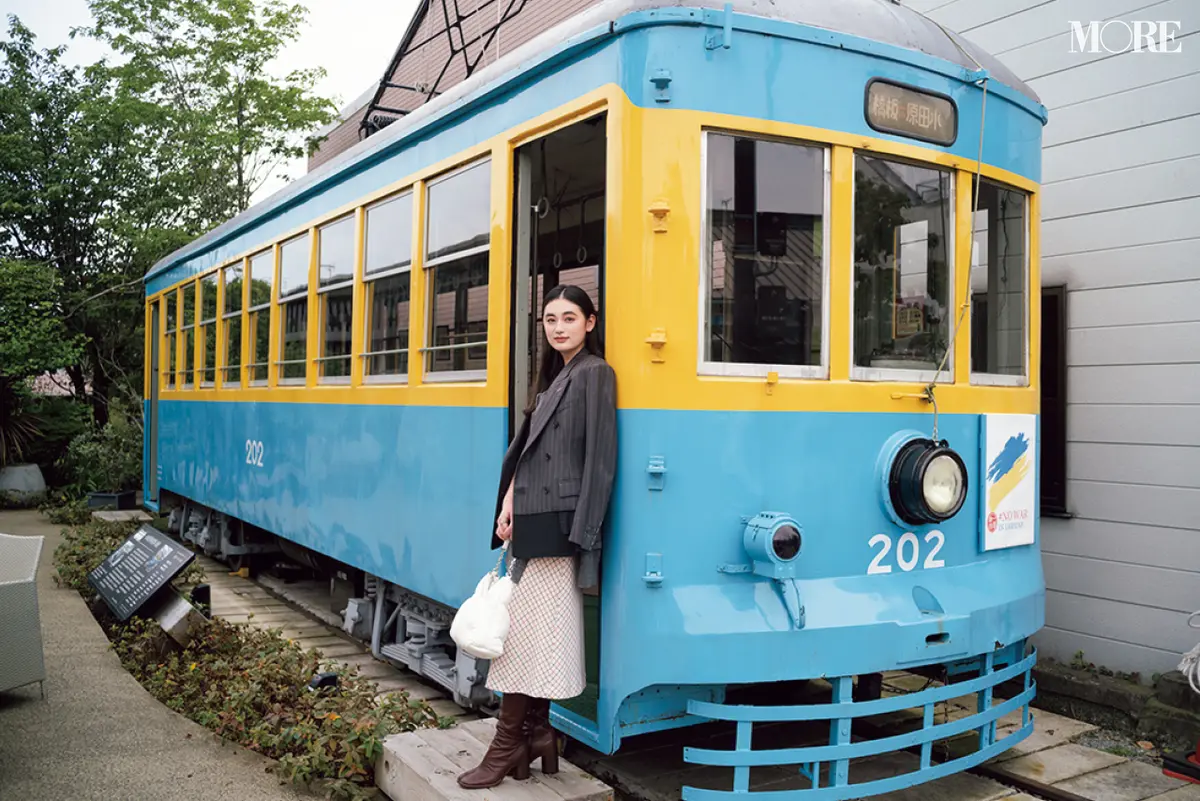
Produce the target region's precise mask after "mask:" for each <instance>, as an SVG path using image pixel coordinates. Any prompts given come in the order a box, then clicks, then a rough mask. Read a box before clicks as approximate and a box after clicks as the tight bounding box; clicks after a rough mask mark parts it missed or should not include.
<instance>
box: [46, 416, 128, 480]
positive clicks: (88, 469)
mask: <svg viewBox="0 0 1200 801" xmlns="http://www.w3.org/2000/svg"><path fill="white" fill-rule="evenodd" d="M64 466H65V469H66V472H67V475H68V476H69V478H70V482H71V483H70V484H69V485H68V487H67V489H68V491H69V492H71V493H73V494H75V495H77V496H78V495H83V494H85V493H88V492H108V491H112V492H121V491H123V490H136V489H138V488H139V487H141V486H142V432H141V430H140V429H138V427H137V426H136V425H134V424H133V423H132V422H130V421H129V420H128V419H126V418H123V417H118V416H114V417H113V418H112V419H111V420H110V421H109V423H108V425H106V426H104V427H103V428H99V429H92V430H89V431H85V432H84V433H82V434H80V435H79V436H77V437H75V439H73V440H71V444H70V445H69V446H68V447H67V454H66V457H65V459H64Z"/></svg>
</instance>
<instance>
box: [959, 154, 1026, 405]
mask: <svg viewBox="0 0 1200 801" xmlns="http://www.w3.org/2000/svg"><path fill="white" fill-rule="evenodd" d="M971 178H972V179H973V180H977V181H980V182H984V181H986V182H987V183H990V184H992V186H994V187H996V188H998V189H1001V190H1005V191H1009V192H1015V193H1017V194H1019V195H1020V196H1021V197H1022V198H1024V200H1025V210H1024V217H1023V220H1024V224H1023V225H1022V226H1021V228H1022V234H1023V235H1024V238H1025V243H1024V253H1023V255H1024V264H1023V265H1022V273H1023V276H1024V279H1025V286H1024V294H1023V297H1024V303H1023V304H1022V305H1023V306H1024V309H1023V310H1022V311H1023V314H1024V315H1025V322H1024V329H1023V336H1022V350H1023V351H1024V360H1025V366H1024V370H1023V373H1022V374H1021V375H1019V376H1015V375H1005V374H1003V373H985V372H975V370H974V369H968V373H969V376H968V382H969V383H970V385H971V386H976V387H1028V386H1030V381H1031V377H1030V375H1029V373H1030V369H1031V366H1032V363H1033V362H1032V354H1031V352H1030V351H1031V350H1032V347H1031V343H1032V341H1033V336H1032V332H1031V330H1030V326H1031V324H1032V322H1033V319H1032V315H1031V313H1030V309H1031V308H1032V306H1033V295H1032V292H1033V258H1032V253H1031V252H1030V246H1031V244H1032V230H1033V216H1032V214H1031V211H1030V210H1031V209H1032V207H1033V193H1032V192H1029V191H1028V190H1025V189H1020V188H1018V187H1016V186H1013V185H1012V184H1006V183H1003V182H1002V181H997V180H995V179H993V178H987V177H985V176H983V175H976V174H975V173H971ZM971 197H972V200H974V192H972V196H971ZM975 211H976V209H975V206H974V203H972V205H971V211H970V212H969V213H968V219H969V220H970V221H971V223H970V226H971V253H972V256H973V255H974V252H975ZM988 235H989V236H990V235H991V233H990V232H989V234H988ZM973 261H974V259H973V258H971V259H970V260H969V261H968V262H967V302H968V303H969V304H970V307H969V309H968V311H967V317H966V318H965V319H964V321H963V326H964V327H965V328H966V329H967V352H968V353H970V352H971V351H972V350H973V347H974V329H973V328H972V326H971V318H972V317H973V316H974V315H975V304H974V302H973V301H972V297H973V293H972V292H971V286H970V281H971V279H970V275H971V268H972V266H973V265H972V262H973ZM991 268H992V265H990V264H989V265H988V270H989V271H990V270H991ZM986 294H987V293H986V290H985V292H984V295H985V296H986ZM969 364H970V360H969V359H968V365H969Z"/></svg>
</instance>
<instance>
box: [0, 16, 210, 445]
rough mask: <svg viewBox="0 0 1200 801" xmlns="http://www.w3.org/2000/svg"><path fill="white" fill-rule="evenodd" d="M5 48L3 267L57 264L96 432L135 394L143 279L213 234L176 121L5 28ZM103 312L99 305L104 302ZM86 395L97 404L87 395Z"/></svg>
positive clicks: (1, 57)
mask: <svg viewBox="0 0 1200 801" xmlns="http://www.w3.org/2000/svg"><path fill="white" fill-rule="evenodd" d="M9 34H10V39H9V40H8V41H4V42H0V258H2V257H8V258H12V259H19V260H23V261H28V262H34V263H39V264H46V265H51V266H52V267H54V268H55V269H56V271H57V274H58V277H59V279H60V280H59V281H57V282H56V283H55V284H54V285H55V286H57V287H58V298H57V299H56V306H57V308H58V309H59V310H60V312H61V314H62V319H63V322H64V324H65V325H66V328H67V331H68V332H69V334H70V335H72V336H82V337H83V338H84V339H85V341H86V346H85V352H84V353H83V355H82V357H81V358H80V359H79V360H78V361H77V362H76V363H75V364H72V365H69V366H68V368H67V371H68V374H69V375H70V377H71V381H72V385H73V388H74V390H75V394H76V396H77V397H80V398H87V399H88V400H90V401H91V403H92V407H93V414H94V418H95V420H96V422H97V424H99V425H103V424H104V423H105V422H107V419H108V400H109V397H110V395H111V393H112V392H113V391H118V392H122V391H123V392H126V393H129V392H135V391H140V384H141V382H140V380H134V379H133V378H131V376H136V375H139V374H140V362H141V351H142V341H143V339H142V328H141V320H142V319H143V317H142V312H141V308H142V305H141V300H140V292H139V290H140V278H141V276H142V275H143V274H144V272H145V270H146V269H147V268H148V267H149V266H150V265H151V264H153V263H154V261H155V260H157V259H158V258H160V257H161V256H162V255H164V254H165V253H167V252H169V251H170V250H172V249H174V248H176V247H179V246H180V245H182V244H183V243H185V242H186V241H187V240H188V239H190V238H191V237H192V236H194V235H195V234H197V233H199V232H201V231H202V230H204V229H205V228H207V227H211V225H212V224H214V222H215V220H214V218H213V217H212V216H211V215H209V214H208V213H207V210H206V207H205V204H204V198H203V196H202V195H198V191H199V189H200V188H201V186H202V184H201V180H202V178H201V177H198V176H197V175H196V174H195V173H194V172H193V171H192V170H191V169H190V166H189V165H188V164H187V163H186V162H185V161H183V160H181V159H180V158H179V157H178V154H177V151H176V150H175V149H174V148H173V146H172V144H171V137H170V130H171V113H170V110H166V109H162V108H160V107H158V106H155V105H154V104H151V103H148V102H146V101H144V100H141V99H139V98H138V97H136V96H134V95H133V94H132V93H131V92H130V91H129V89H128V87H125V86H123V85H122V84H121V83H120V82H118V81H117V80H116V79H115V78H114V76H113V74H112V73H111V71H110V70H109V69H108V68H107V67H106V66H105V65H104V64H98V65H93V66H91V67H88V68H86V69H79V68H75V67H69V66H66V65H65V64H63V62H62V55H63V50H64V49H63V48H54V49H49V50H37V49H36V48H35V47H34V37H33V34H32V32H30V31H29V30H28V29H27V28H25V27H24V26H23V25H22V24H21V23H20V21H19V20H17V19H16V18H15V17H10V26H9ZM101 298H102V299H103V302H101V303H96V302H93V301H95V300H98V299H101ZM89 384H90V393H89V392H88V389H87V388H88V386H89Z"/></svg>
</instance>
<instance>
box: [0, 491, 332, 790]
mask: <svg viewBox="0 0 1200 801" xmlns="http://www.w3.org/2000/svg"><path fill="white" fill-rule="evenodd" d="M0 531H3V532H4V533H6V534H14V535H24V536H30V535H35V536H36V535H42V536H44V537H45V538H46V542H45V545H44V546H43V548H42V557H41V562H40V564H39V566H38V602H39V604H40V607H41V622H42V635H43V642H44V651H45V657H46V674H47V678H46V698H45V700H44V701H43V700H42V699H41V696H40V694H39V692H38V688H37V686H36V685H34V686H32V687H26V688H24V689H20V690H16V691H13V692H9V693H0V799H4V800H5V801H9V799H12V801H62V799H71V800H72V801H92V800H93V799H94V800H95V801H298V800H299V799H311V798H317V797H318V796H316V795H314V794H309V793H306V792H304V791H298V790H296V789H293V788H292V787H291V786H288V785H280V783H279V779H278V778H277V777H276V776H275V775H274V774H272V773H267V772H266V767H267V766H268V765H269V764H271V762H270V760H267V759H265V758H264V757H262V756H259V755H258V754H255V753H253V752H251V751H248V750H245V749H243V748H240V747H237V746H233V745H222V744H221V743H220V742H219V741H218V740H217V739H216V738H215V737H214V736H213V735H212V734H211V733H210V732H209V731H208V730H207V729H205V728H203V727H201V726H199V725H198V724H195V723H192V722H191V721H189V720H187V719H186V718H184V717H183V716H181V715H178V714H176V713H175V712H172V711H170V710H169V709H167V708H166V707H165V706H163V705H162V704H161V703H159V701H158V700H157V699H155V698H154V697H153V696H151V695H150V694H149V693H147V692H146V691H145V690H144V689H142V686H141V685H140V684H138V682H137V680H136V679H134V678H133V677H132V676H130V675H129V673H127V672H126V671H125V669H124V668H123V667H121V663H120V662H119V661H118V659H117V657H116V655H115V654H114V653H113V652H112V651H111V650H110V649H109V643H108V638H107V637H105V636H104V632H103V631H102V630H101V629H100V626H99V625H98V624H97V623H96V620H95V618H93V617H92V613H91V612H90V611H89V610H88V608H87V606H86V605H85V604H84V602H83V599H82V598H81V597H80V596H79V593H77V592H75V591H74V590H69V589H60V588H59V587H57V586H55V584H54V580H53V578H52V576H53V571H54V566H53V555H54V549H55V548H56V547H57V546H58V543H59V542H60V540H61V536H60V533H59V532H60V531H61V527H60V526H57V525H54V524H51V523H48V522H47V521H46V519H45V518H44V517H42V516H41V515H40V514H39V513H37V512H36V511H20V512H11V511H9V512H0Z"/></svg>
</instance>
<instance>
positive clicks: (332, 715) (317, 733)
mask: <svg viewBox="0 0 1200 801" xmlns="http://www.w3.org/2000/svg"><path fill="white" fill-rule="evenodd" d="M136 528H137V524H135V523H126V522H121V523H109V522H105V521H101V520H91V521H89V522H88V523H86V524H85V525H81V526H75V527H72V528H69V529H66V530H64V532H63V536H64V539H63V542H62V544H61V545H60V546H59V547H58V549H57V550H55V552H54V561H55V565H56V566H57V568H58V579H57V580H59V582H60V583H61V584H64V585H66V586H68V587H73V588H75V589H77V590H79V591H80V592H81V593H83V594H84V596H85V597H86V598H88V599H89V601H90V605H91V607H92V610H93V613H94V614H96V616H97V618H99V619H100V621H101V625H102V626H103V627H104V629H105V632H106V633H107V634H108V637H109V639H110V640H111V641H112V645H113V650H114V651H115V652H116V653H117V655H118V656H119V657H120V659H121V664H122V665H124V666H125V669H126V670H128V671H129V672H130V673H131V674H132V675H133V676H134V677H135V678H137V679H138V681H139V682H141V684H142V685H143V686H144V687H145V688H146V689H147V690H148V691H149V692H150V693H151V694H152V695H154V696H155V697H156V698H158V699H159V700H160V701H161V702H162V703H163V704H164V705H166V706H167V707H169V708H170V709H173V710H175V711H176V712H179V713H180V714H182V715H184V716H186V717H188V718H190V719H191V720H193V721H195V722H197V723H199V724H200V725H202V726H205V727H207V728H209V729H211V730H212V731H214V732H216V733H217V734H218V735H219V736H221V737H222V738H224V739H228V740H232V741H234V742H236V743H238V744H240V745H242V746H244V747H246V748H250V749H252V750H254V751H257V752H259V753H261V754H263V755H265V756H267V757H270V758H272V759H275V760H277V761H278V763H279V764H278V767H277V770H278V772H279V773H280V775H281V776H282V777H284V778H286V779H288V780H290V781H292V782H294V783H296V784H300V785H311V784H314V783H319V784H322V785H324V787H325V790H326V791H327V794H328V795H329V796H330V797H333V798H340V799H361V798H367V797H370V788H372V787H373V785H374V782H375V762H376V760H377V759H378V757H379V755H380V754H381V753H382V751H383V741H384V739H385V738H387V737H388V736H389V735H391V734H396V733H399V732H405V731H412V730H414V729H417V728H423V727H431V726H441V727H444V726H448V725H450V724H451V722H452V721H450V720H449V719H446V718H440V717H439V716H438V715H437V713H435V712H434V711H433V709H432V708H430V706H429V705H428V704H427V703H425V702H424V701H420V700H416V699H411V698H410V697H409V696H408V695H407V694H406V693H395V694H393V695H390V696H388V697H386V698H385V699H383V700H379V701H377V700H376V699H375V693H376V687H375V684H374V682H372V681H370V680H368V679H363V678H361V677H360V676H358V675H357V669H354V670H348V669H347V668H345V667H344V666H339V669H338V670H337V673H338V675H339V679H338V687H337V688H334V689H321V690H317V691H313V690H309V689H308V684H309V682H310V681H311V680H312V678H313V676H314V675H316V674H317V673H318V672H319V671H320V670H322V669H323V668H322V665H321V656H320V653H319V651H314V650H308V651H303V650H301V649H300V647H299V646H298V645H296V644H295V643H294V642H293V641H292V640H288V639H285V638H284V637H283V636H282V634H281V632H280V630H279V629H271V630H269V631H260V630H257V629H252V628H250V627H249V626H247V625H246V624H244V623H236V624H235V623H229V622H227V621H224V620H221V619H213V620H211V621H209V622H208V623H207V624H205V625H204V627H203V629H202V630H201V631H200V632H197V633H196V634H195V636H194V637H193V639H192V640H191V642H190V643H189V644H188V646H187V647H186V648H183V649H180V648H179V647H178V646H177V645H175V643H174V641H173V640H171V639H170V638H168V637H167V636H166V635H165V634H164V633H163V631H162V629H161V628H160V627H159V625H158V623H157V622H156V621H152V620H151V621H147V620H142V619H140V618H137V617H133V618H130V620H128V621H126V622H125V623H120V622H117V621H116V620H115V619H114V618H113V617H112V616H111V615H109V614H107V607H106V605H105V604H104V602H103V600H101V599H100V598H98V597H96V596H95V593H94V592H93V591H92V589H91V587H90V586H89V585H88V583H87V575H88V573H90V572H91V571H92V570H94V569H95V568H96V567H97V566H98V565H99V564H100V562H101V561H103V560H104V559H106V558H107V557H108V555H109V554H111V553H112V552H113V551H114V550H115V549H116V548H117V547H118V546H119V545H120V544H121V543H122V542H123V541H124V540H125V538H126V537H128V536H129V534H130V533H131V532H132V531H134V530H135V529H136ZM202 577H203V574H202V573H201V572H200V571H199V568H198V567H197V566H196V564H195V563H193V564H192V565H190V566H189V567H188V570H187V571H185V573H184V574H182V576H181V579H178V580H177V581H194V580H202Z"/></svg>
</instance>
